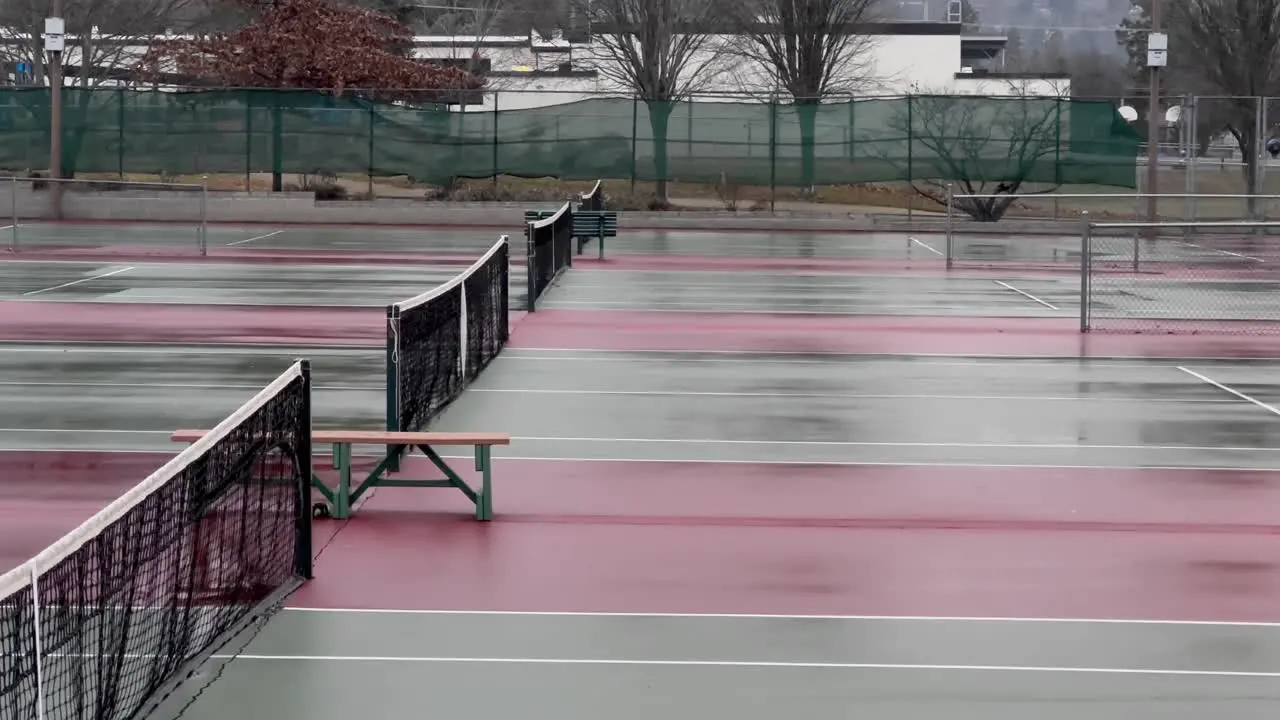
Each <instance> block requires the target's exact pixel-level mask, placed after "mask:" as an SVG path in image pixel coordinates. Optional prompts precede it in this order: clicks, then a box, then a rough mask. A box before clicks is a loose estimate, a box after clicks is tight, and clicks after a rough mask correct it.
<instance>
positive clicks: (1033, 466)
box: [0, 430, 1280, 478]
mask: <svg viewBox="0 0 1280 720" xmlns="http://www.w3.org/2000/svg"><path fill="white" fill-rule="evenodd" d="M0 432H3V431H0ZM37 432H38V431H37ZM125 432H127V431H125ZM140 432H143V433H147V434H161V431H158V430H145V431H140ZM169 432H170V431H168V430H165V431H163V433H164V434H166V435H167V434H169ZM356 447H360V446H356ZM6 452H8V453H63V454H66V453H68V452H75V453H94V454H98V455H173V454H174V453H172V452H169V451H167V450H165V449H162V448H160V447H159V446H157V447H155V448H152V449H149V450H147V449H141V448H119V447H107V448H102V447H92V446H77V447H75V448H71V449H68V448H66V447H61V446H60V447H36V448H24V447H5V446H3V445H0V453H6ZM352 457H356V458H367V459H373V458H381V457H382V455H381V454H379V453H364V452H353V453H352ZM440 457H442V458H444V459H445V460H474V459H475V457H474V456H473V455H441V456H440ZM494 460H499V461H500V460H514V461H518V462H569V463H579V462H581V463H641V464H649V465H657V464H667V465H670V464H680V465H777V466H779V467H787V466H803V467H907V468H915V467H928V468H934V467H936V468H973V469H986V468H996V469H1001V470H1107V471H1113V470H1114V471H1122V472H1134V471H1143V472H1145V471H1153V472H1169V471H1174V472H1205V471H1213V472H1232V473H1266V474H1267V477H1268V478H1271V477H1274V476H1273V475H1272V474H1273V473H1276V472H1280V466H1277V467H1257V468H1254V467H1239V466H1227V465H1083V464H1076V465H1062V464H1046V463H974V462H929V461H924V462H910V461H905V460H897V461H871V460H732V459H727V460H698V459H694V460H672V459H669V458H668V459H654V458H651V457H645V458H637V457H563V456H558V455H541V456H535V455H494Z"/></svg>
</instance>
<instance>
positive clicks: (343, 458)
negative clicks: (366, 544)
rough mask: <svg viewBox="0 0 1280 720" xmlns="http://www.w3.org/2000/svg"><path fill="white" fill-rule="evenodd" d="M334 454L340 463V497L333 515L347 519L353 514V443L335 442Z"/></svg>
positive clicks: (338, 463)
mask: <svg viewBox="0 0 1280 720" xmlns="http://www.w3.org/2000/svg"><path fill="white" fill-rule="evenodd" d="M333 456H334V457H335V458H337V465H338V497H337V498H335V500H334V503H333V517H334V518H336V519H338V520H346V519H347V518H348V517H350V516H351V445H350V444H348V443H335V444H334V446H333Z"/></svg>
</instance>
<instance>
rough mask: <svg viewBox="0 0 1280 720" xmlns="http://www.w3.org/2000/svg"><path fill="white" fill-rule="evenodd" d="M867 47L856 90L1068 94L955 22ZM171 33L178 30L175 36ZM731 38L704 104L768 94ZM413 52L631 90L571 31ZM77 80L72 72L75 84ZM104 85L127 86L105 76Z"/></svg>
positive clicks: (4, 58) (108, 41) (2, 63)
mask: <svg viewBox="0 0 1280 720" xmlns="http://www.w3.org/2000/svg"><path fill="white" fill-rule="evenodd" d="M870 27H871V28H872V29H873V31H874V32H873V34H869V35H867V36H866V37H867V38H868V42H867V45H868V46H869V47H868V49H867V50H866V51H865V52H864V54H863V55H862V56H860V57H859V59H858V60H857V61H856V62H855V63H852V64H851V65H856V69H853V68H851V69H850V74H856V75H857V80H858V85H859V89H858V91H857V93H858V95H860V96H865V97H870V96H900V95H907V94H924V93H928V94H957V95H958V94H974V95H1017V94H1027V95H1050V96H1065V95H1068V94H1069V93H1070V80H1069V79H1068V78H1067V77H1065V76H1054V77H1049V76H1025V75H1011V74H1006V73H1002V72H1000V71H999V69H1000V67H1002V65H1003V61H1002V58H1003V52H1004V46H1005V42H1006V41H1005V38H1003V37H999V36H981V37H972V36H964V35H962V34H961V26H960V24H959V23H957V22H890V23H881V24H878V25H874V26H870ZM170 37H173V36H170ZM148 41H149V39H136V38H128V39H122V38H118V37H103V38H99V39H97V40H96V41H95V43H94V48H95V53H94V57H93V58H91V59H90V64H92V65H95V66H97V68H98V72H99V73H101V72H103V71H104V70H108V71H109V70H115V71H117V72H119V71H127V70H128V69H129V68H131V67H132V66H133V65H134V64H135V63H136V62H137V60H138V59H139V58H141V57H142V56H143V55H144V54H145V52H146V49H147V43H148ZM732 45H733V38H731V37H728V36H713V37H712V38H711V39H710V41H709V43H708V46H709V48H710V49H709V53H711V54H717V55H718V56H719V57H721V58H723V59H724V62H722V63H721V64H722V65H723V68H722V72H719V73H716V74H714V76H713V77H711V78H710V79H709V80H708V82H706V83H705V84H704V86H703V88H702V93H701V94H700V95H701V96H700V97H699V98H698V99H699V100H700V101H714V100H716V99H717V96H721V97H722V99H724V100H726V101H738V102H740V101H742V100H743V99H744V98H745V97H748V96H756V97H759V96H762V95H769V94H770V93H769V90H770V89H769V88H767V87H763V86H762V85H763V84H766V83H767V80H766V78H767V77H768V73H767V72H765V71H764V70H763V69H761V68H759V67H756V68H752V67H751V64H750V63H749V62H743V60H742V59H741V58H740V57H736V58H735V57H732V56H731V53H729V52H723V51H724V49H725V48H729V47H731V46H732ZM23 47H25V46H24V45H23V44H22V43H21V42H19V40H18V39H17V37H16V36H14V35H12V34H11V32H6V30H5V29H4V28H0V85H4V84H10V85H23V84H27V82H30V76H26V82H24V76H23V75H22V74H21V73H20V72H19V70H21V69H23V68H25V69H26V71H27V72H28V73H29V72H30V70H31V61H30V59H25V61H24V58H23V57H22V55H23V53H24V51H23V50H22V48H23ZM414 54H415V55H416V56H417V57H421V58H435V59H455V60H457V61H459V62H461V61H465V60H466V59H468V58H479V59H480V60H481V61H482V62H484V63H485V64H487V65H488V67H489V70H490V71H489V74H488V79H489V85H488V87H489V92H486V93H485V102H484V104H483V105H471V106H468V108H467V109H468V110H469V111H481V112H482V111H485V110H493V109H494V107H495V103H496V106H497V107H498V109H502V110H515V109H521V108H534V107H546V106H549V105H559V104H563V103H568V102H575V101H578V100H584V99H587V98H591V97H601V96H629V95H631V94H632V93H631V92H630V90H629V89H628V88H626V87H622V86H619V85H617V84H616V83H614V82H611V81H610V80H609V78H608V77H607V75H608V73H604V72H601V71H600V70H599V67H600V64H601V63H606V62H610V60H609V59H608V58H607V56H605V54H604V53H603V52H602V50H601V46H600V44H599V42H598V41H596V42H594V43H593V42H591V41H590V40H587V41H586V42H570V41H568V40H566V39H564V38H563V37H555V38H550V39H547V38H541V37H538V36H537V35H536V34H531V35H530V36H513V37H504V36H488V37H474V36H439V35H424V36H418V37H416V38H414ZM66 62H67V63H68V64H69V65H72V66H77V65H79V64H80V63H81V57H80V48H79V42H78V39H77V38H76V37H74V36H69V37H68V38H67V54H66ZM75 82H77V81H76V79H75V78H68V79H67V83H68V84H73V83H75ZM93 84H95V85H102V86H115V85H120V84H128V83H123V82H116V81H111V80H103V79H98V80H95V82H94V83H93Z"/></svg>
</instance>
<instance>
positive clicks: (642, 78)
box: [581, 0, 720, 202]
mask: <svg viewBox="0 0 1280 720" xmlns="http://www.w3.org/2000/svg"><path fill="white" fill-rule="evenodd" d="M581 8H582V12H583V13H584V14H585V15H586V17H587V19H588V21H589V23H590V25H591V30H592V32H593V33H594V34H595V35H594V37H593V41H594V43H595V47H596V49H595V54H596V57H595V61H596V62H595V65H596V70H597V72H599V73H600V75H601V76H602V77H604V78H605V79H607V80H609V81H611V82H613V83H614V84H616V85H618V86H619V87H622V88H625V89H626V90H629V91H631V92H633V93H635V95H636V96H637V97H638V98H639V99H640V100H641V101H643V102H644V104H645V108H646V109H647V110H648V115H649V128H650V130H651V132H652V133H653V166H654V178H655V179H656V181H657V191H656V195H657V200H658V201H659V202H666V200H667V121H668V120H669V119H670V118H671V112H672V110H673V109H674V107H675V104H676V103H677V102H679V101H680V100H684V99H687V98H689V97H690V96H691V95H692V94H693V93H695V92H697V91H699V90H701V89H703V88H704V87H705V86H706V85H707V83H708V82H710V81H711V80H713V79H714V78H715V76H716V75H717V74H718V73H719V71H720V64H719V61H720V58H719V55H718V54H717V53H716V52H714V50H713V48H712V47H711V45H710V44H709V42H708V40H709V38H710V34H709V30H710V28H711V26H712V18H713V15H714V12H715V5H714V3H712V2H709V1H708V0H591V1H590V2H584V3H583V5H582V6H581Z"/></svg>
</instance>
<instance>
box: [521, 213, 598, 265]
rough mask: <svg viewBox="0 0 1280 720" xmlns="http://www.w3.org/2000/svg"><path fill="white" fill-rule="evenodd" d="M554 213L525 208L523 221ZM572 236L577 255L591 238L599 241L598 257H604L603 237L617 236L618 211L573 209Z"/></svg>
mask: <svg viewBox="0 0 1280 720" xmlns="http://www.w3.org/2000/svg"><path fill="white" fill-rule="evenodd" d="M554 214H555V213H554V212H552V211H549V210H526V211H525V212H524V221H525V222H536V221H538V220H545V219H546V218H549V217H551V216H552V215H554ZM573 236H574V237H575V238H577V240H578V250H577V253H578V254H579V255H581V254H582V249H583V248H584V247H586V245H587V243H588V242H590V241H591V240H592V239H596V240H598V241H599V243H600V245H599V258H600V259H601V260H603V259H604V239H605V238H609V237H617V236H618V213H616V212H614V211H612V210H574V211H573Z"/></svg>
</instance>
